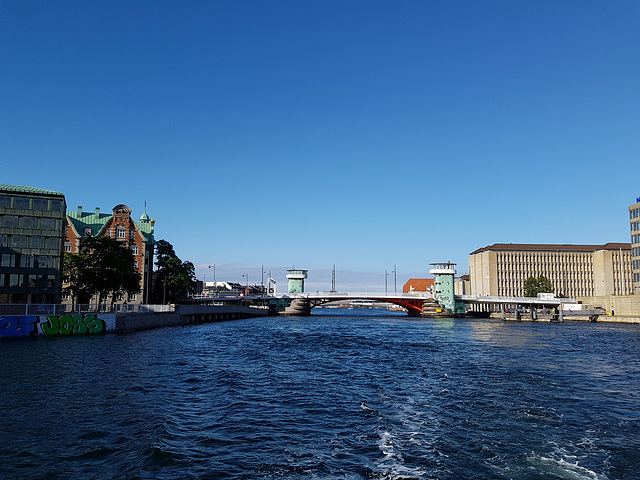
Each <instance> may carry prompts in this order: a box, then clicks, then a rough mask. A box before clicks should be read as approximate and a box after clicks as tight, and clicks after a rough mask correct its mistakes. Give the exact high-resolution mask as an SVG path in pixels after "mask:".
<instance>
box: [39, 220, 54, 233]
mask: <svg viewBox="0 0 640 480" xmlns="http://www.w3.org/2000/svg"><path fill="white" fill-rule="evenodd" d="M40 228H41V229H42V230H53V218H46V217H45V218H41V219H40Z"/></svg>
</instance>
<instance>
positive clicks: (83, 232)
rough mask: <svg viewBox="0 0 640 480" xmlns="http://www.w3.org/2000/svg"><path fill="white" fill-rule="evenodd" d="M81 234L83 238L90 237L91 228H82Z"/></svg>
mask: <svg viewBox="0 0 640 480" xmlns="http://www.w3.org/2000/svg"><path fill="white" fill-rule="evenodd" d="M82 234H83V235H84V236H85V237H90V236H91V227H84V230H83V231H82Z"/></svg>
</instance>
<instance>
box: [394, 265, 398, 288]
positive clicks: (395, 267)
mask: <svg viewBox="0 0 640 480" xmlns="http://www.w3.org/2000/svg"><path fill="white" fill-rule="evenodd" d="M393 293H398V267H397V265H394V266H393Z"/></svg>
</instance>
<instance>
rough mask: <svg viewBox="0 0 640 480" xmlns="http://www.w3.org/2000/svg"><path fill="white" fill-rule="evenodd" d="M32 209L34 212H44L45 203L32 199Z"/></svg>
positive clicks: (42, 200)
mask: <svg viewBox="0 0 640 480" xmlns="http://www.w3.org/2000/svg"><path fill="white" fill-rule="evenodd" d="M33 209H34V210H46V209H47V201H46V200H45V199H43V198H34V199H33Z"/></svg>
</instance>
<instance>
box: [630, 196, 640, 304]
mask: <svg viewBox="0 0 640 480" xmlns="http://www.w3.org/2000/svg"><path fill="white" fill-rule="evenodd" d="M629 222H630V228H631V268H632V277H631V279H632V281H633V293H634V294H636V295H640V197H638V198H636V203H634V204H633V205H630V206H629Z"/></svg>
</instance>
